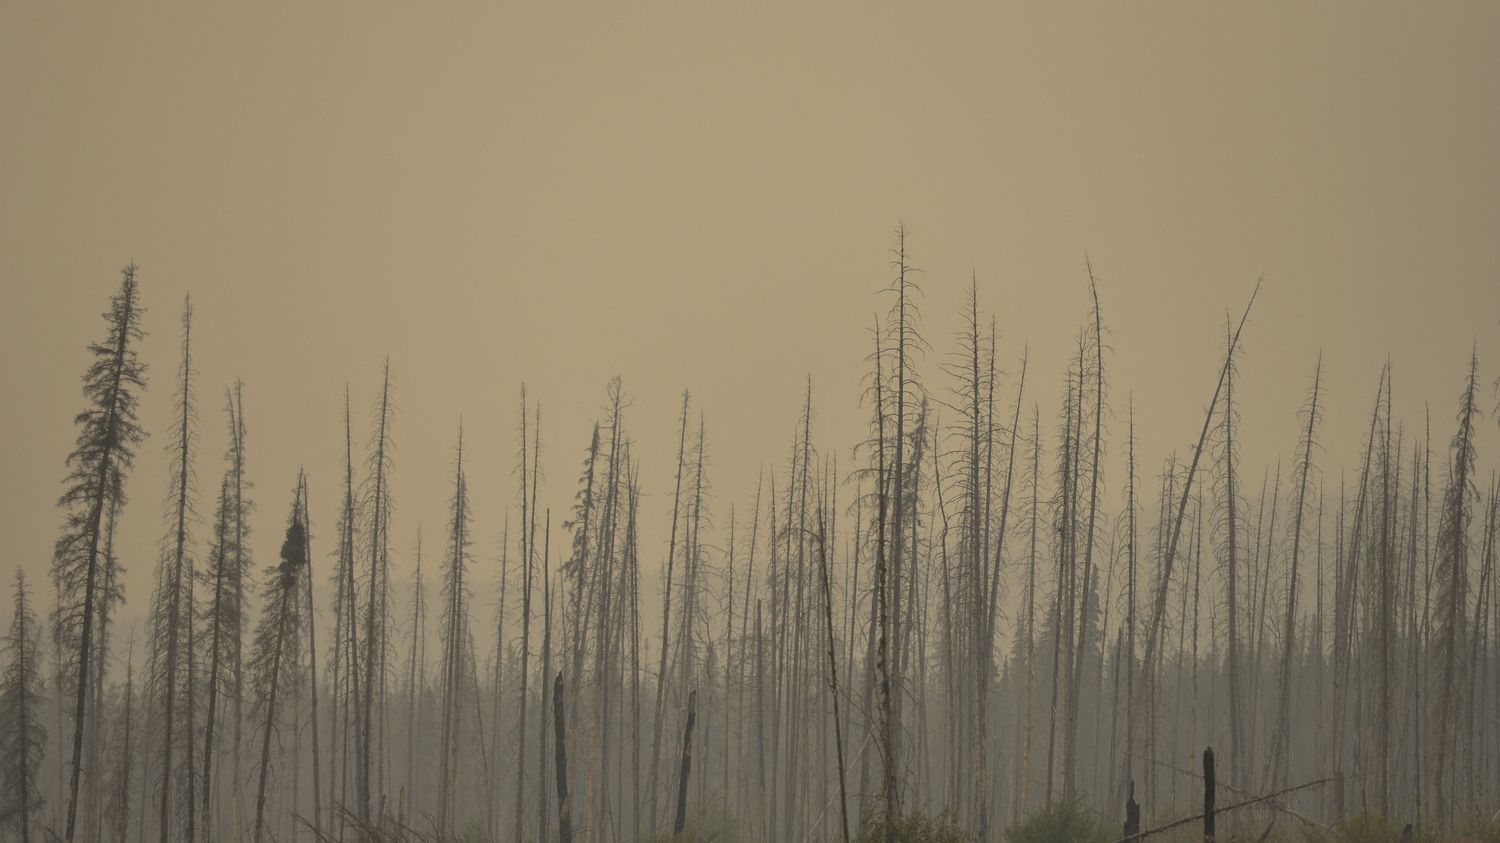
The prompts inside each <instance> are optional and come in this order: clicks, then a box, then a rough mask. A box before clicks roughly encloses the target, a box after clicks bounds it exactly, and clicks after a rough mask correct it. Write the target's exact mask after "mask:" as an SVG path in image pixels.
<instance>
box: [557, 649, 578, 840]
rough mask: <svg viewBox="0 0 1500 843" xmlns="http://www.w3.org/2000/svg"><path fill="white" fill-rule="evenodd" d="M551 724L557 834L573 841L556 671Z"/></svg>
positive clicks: (559, 681)
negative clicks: (554, 735)
mask: <svg viewBox="0 0 1500 843" xmlns="http://www.w3.org/2000/svg"><path fill="white" fill-rule="evenodd" d="M552 724H553V728H554V729H555V734H556V737H557V739H556V741H555V742H554V744H553V752H554V754H556V756H557V758H556V763H557V835H558V840H559V841H561V843H573V814H572V812H571V811H569V809H568V730H567V721H566V720H565V719H564V715H563V675H562V671H558V674H557V679H555V680H553V682H552Z"/></svg>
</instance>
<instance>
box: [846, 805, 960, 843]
mask: <svg viewBox="0 0 1500 843" xmlns="http://www.w3.org/2000/svg"><path fill="white" fill-rule="evenodd" d="M895 832H896V833H895V838H896V841H897V843H973V840H974V838H973V837H972V836H971V835H969V834H967V833H965V832H964V831H963V830H962V829H960V828H959V827H958V823H956V822H954V820H953V817H951V816H948V815H946V814H944V815H942V816H940V817H938V818H937V819H933V818H932V817H929V816H928V815H926V814H924V813H921V812H918V813H915V814H907V815H906V816H904V817H901V818H900V819H898V820H896V827H895ZM857 840H858V843H885V820H884V818H883V817H881V816H878V815H877V816H874V817H870V818H869V819H867V820H866V821H865V826H864V829H863V830H862V831H861V832H860V835H859V837H858V838H857Z"/></svg>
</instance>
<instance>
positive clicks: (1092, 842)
mask: <svg viewBox="0 0 1500 843" xmlns="http://www.w3.org/2000/svg"><path fill="white" fill-rule="evenodd" d="M1005 839H1006V840H1007V841H1009V843H1108V841H1109V840H1111V837H1110V834H1109V830H1108V829H1106V828H1105V827H1104V825H1103V823H1101V822H1100V821H1099V820H1097V819H1095V818H1094V817H1092V816H1090V815H1089V814H1088V813H1086V812H1085V811H1084V809H1083V807H1082V806H1080V805H1079V804H1078V803H1077V802H1058V803H1057V804H1055V805H1053V806H1051V807H1050V808H1046V809H1044V810H1042V811H1040V812H1038V813H1035V814H1032V815H1031V816H1029V817H1026V818H1025V819H1023V820H1021V821H1020V822H1018V823H1016V824H1015V825H1013V826H1011V827H1010V828H1009V829H1007V830H1006V832H1005Z"/></svg>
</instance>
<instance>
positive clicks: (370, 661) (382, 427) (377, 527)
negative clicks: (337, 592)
mask: <svg viewBox="0 0 1500 843" xmlns="http://www.w3.org/2000/svg"><path fill="white" fill-rule="evenodd" d="M376 406H377V409H376V413H375V438H374V440H373V441H372V442H371V443H370V456H369V465H368V466H367V469H368V471H369V472H370V479H369V483H370V485H369V487H368V489H367V491H366V498H365V507H364V508H365V511H366V512H367V513H369V517H370V527H369V533H368V536H367V541H368V542H369V546H370V561H369V568H368V569H367V570H366V572H365V577H366V584H367V587H368V589H369V597H368V599H367V600H366V602H365V636H364V665H363V667H364V688H363V690H364V700H363V701H362V705H361V707H360V718H359V722H360V726H361V728H360V748H359V818H360V819H361V820H362V821H364V822H366V823H368V822H370V820H371V817H370V790H371V786H372V785H371V772H370V765H371V755H372V752H373V751H374V743H373V742H374V733H375V731H376V728H377V727H376V723H375V701H376V698H377V694H376V692H375V679H376V671H375V666H376V664H377V662H379V663H384V660H385V606H384V605H383V603H384V600H383V594H384V591H383V588H382V586H383V585H384V583H385V578H386V576H387V572H388V570H389V569H388V551H389V544H390V537H389V531H390V523H391V499H390V478H389V473H390V468H391V453H392V447H391V430H390V425H391V419H392V416H393V411H392V407H391V361H390V359H389V358H387V359H386V361H385V370H384V373H383V375H382V377H381V387H380V401H379V403H378V404H377V405H376ZM382 679H383V677H382ZM381 685H382V687H381V688H380V694H379V695H378V696H379V697H380V698H381V699H384V696H385V687H384V682H383V681H382V683H381ZM381 738H382V746H381V752H382V754H383V753H384V743H383V741H384V735H382V736H381Z"/></svg>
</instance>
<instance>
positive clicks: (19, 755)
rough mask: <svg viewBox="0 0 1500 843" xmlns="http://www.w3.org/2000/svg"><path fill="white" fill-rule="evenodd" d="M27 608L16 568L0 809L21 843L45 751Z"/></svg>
mask: <svg viewBox="0 0 1500 843" xmlns="http://www.w3.org/2000/svg"><path fill="white" fill-rule="evenodd" d="M31 605H32V604H31V587H30V586H28V585H27V584H26V574H25V573H24V572H23V571H22V570H21V569H20V568H17V569H16V586H15V603H14V606H15V614H14V616H13V617H12V618H11V622H10V634H9V635H7V636H6V638H5V673H4V678H3V680H0V790H3V791H4V796H3V797H0V804H4V805H6V806H7V808H8V810H7V811H6V812H5V823H6V825H9V826H10V827H11V828H13V829H14V830H15V832H16V834H17V836H18V837H19V838H20V840H21V843H31V839H32V814H34V813H35V812H36V810H37V809H38V808H40V807H41V799H42V795H41V790H40V788H39V786H38V782H37V773H38V771H39V770H40V768H41V764H42V754H43V753H44V752H45V751H46V748H47V728H46V726H45V725H43V723H42V703H43V700H42V691H41V648H40V641H39V638H38V636H39V634H40V633H39V631H38V627H37V623H36V613H35V612H34V611H33V610H32V608H31Z"/></svg>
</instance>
